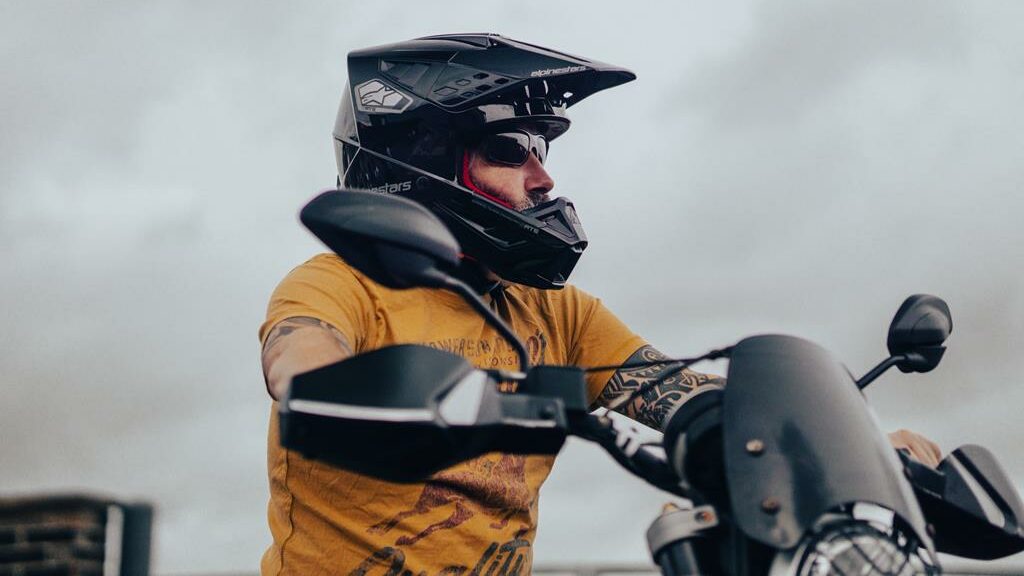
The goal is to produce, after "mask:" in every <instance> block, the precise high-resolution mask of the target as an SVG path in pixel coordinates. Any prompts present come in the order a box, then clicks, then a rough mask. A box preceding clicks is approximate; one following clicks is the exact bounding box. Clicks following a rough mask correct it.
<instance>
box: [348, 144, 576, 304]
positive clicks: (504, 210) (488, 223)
mask: <svg viewBox="0 0 1024 576" xmlns="http://www.w3.org/2000/svg"><path fill="white" fill-rule="evenodd" d="M336 145H337V147H338V148H339V149H340V152H341V153H342V154H343V155H345V157H346V158H347V159H348V170H346V172H345V176H344V178H343V179H342V182H341V184H342V187H343V188H354V189H369V190H372V191H375V192H381V193H388V194H396V195H399V196H404V197H406V198H409V199H411V200H415V201H417V202H419V203H421V204H423V205H424V206H426V207H427V208H429V209H430V210H431V211H433V212H434V213H435V214H436V215H437V216H438V217H439V218H441V220H442V221H443V222H444V223H445V225H446V226H448V229H449V230H451V232H452V234H453V235H454V236H455V237H456V239H458V241H459V244H460V245H461V246H462V251H463V253H464V254H466V255H468V256H471V257H473V258H474V259H475V260H476V261H477V262H479V263H480V264H481V265H483V266H486V267H487V268H489V269H490V270H492V271H493V272H494V273H495V274H497V275H498V276H500V277H501V278H502V279H504V280H507V281H509V282H515V283H517V284H524V285H527V286H532V287H535V288H541V289H560V288H563V287H565V284H566V282H567V280H568V278H569V274H570V273H571V272H572V270H573V268H574V267H575V266H576V262H577V261H578V260H579V258H580V256H581V255H582V254H583V250H584V249H585V248H586V246H587V236H586V233H585V232H584V231H583V225H582V224H581V223H580V220H579V217H578V216H577V215H576V210H575V208H574V207H573V204H572V202H571V201H569V200H568V199H566V198H555V199H554V200H550V201H548V202H545V203H543V204H539V205H537V206H534V207H532V208H529V209H527V210H524V211H523V212H517V211H515V210H513V209H511V208H508V207H506V206H502V205H501V204H499V203H498V202H495V201H494V200H491V199H489V198H486V197H484V196H482V195H479V194H477V193H475V192H473V191H472V190H470V189H469V188H466V187H465V186H462V185H460V184H459V183H458V182H455V181H452V180H445V179H441V178H438V177H437V176H435V175H433V174H431V173H429V172H426V171H423V170H420V169H418V168H415V167H413V166H409V165H407V164H402V163H400V162H396V161H395V160H392V159H390V158H388V157H386V156H383V155H381V154H378V153H376V152H373V151H371V150H367V149H365V148H359V147H357V146H356V145H355V144H352V143H349V142H343V141H336ZM367 174H373V175H375V178H374V179H373V180H371V181H367V180H366V178H365V175H367ZM374 182H382V183H381V184H379V185H376V186H372V187H371V186H369V184H371V183H374Z"/></svg>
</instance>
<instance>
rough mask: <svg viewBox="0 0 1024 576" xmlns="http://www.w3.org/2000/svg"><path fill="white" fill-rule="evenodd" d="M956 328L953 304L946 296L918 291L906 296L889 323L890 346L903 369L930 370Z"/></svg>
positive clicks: (897, 365)
mask: <svg viewBox="0 0 1024 576" xmlns="http://www.w3.org/2000/svg"><path fill="white" fill-rule="evenodd" d="M952 331H953V318H952V316H951V315H950V313H949V306H948V305H947V304H946V302H945V301H943V300H942V298H939V297H937V296H931V295H929V294H914V295H913V296H911V297H909V298H907V299H906V300H904V302H903V305H902V306H900V309H899V310H897V311H896V316H895V317H894V318H893V319H892V324H890V326H889V338H888V340H887V346H888V348H889V354H890V356H892V357H899V356H902V357H903V358H902V359H899V360H897V361H896V367H897V368H899V369H900V371H901V372H928V371H930V370H932V369H933V368H935V367H936V366H938V365H939V361H940V360H942V355H943V354H944V353H945V352H946V347H945V346H943V343H944V342H945V341H946V339H947V338H949V334H950V333H951V332H952Z"/></svg>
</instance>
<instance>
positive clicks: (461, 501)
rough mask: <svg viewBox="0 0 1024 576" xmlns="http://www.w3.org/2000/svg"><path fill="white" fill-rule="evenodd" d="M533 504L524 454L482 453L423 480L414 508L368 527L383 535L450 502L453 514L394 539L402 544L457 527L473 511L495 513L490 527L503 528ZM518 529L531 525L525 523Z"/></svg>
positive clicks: (473, 512) (373, 532)
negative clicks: (415, 532)
mask: <svg viewBox="0 0 1024 576" xmlns="http://www.w3.org/2000/svg"><path fill="white" fill-rule="evenodd" d="M532 505H533V498H532V495H531V494H530V490H529V487H528V486H527V485H526V457H525V456H516V455H512V454H501V455H500V458H499V459H498V460H497V461H495V460H492V459H491V458H489V457H487V456H483V457H480V458H476V459H474V460H470V461H469V462H467V463H466V466H465V467H462V466H459V467H456V468H455V469H452V470H445V471H442V472H438V473H437V474H435V475H434V476H433V477H432V478H431V479H430V480H428V481H427V483H426V485H425V486H424V487H423V491H422V492H421V493H420V497H419V498H418V499H417V500H416V503H415V504H414V505H413V506H412V508H409V509H408V510H402V511H400V512H398V513H397V514H395V515H394V516H392V517H391V518H388V519H386V520H382V521H381V522H378V523H377V524H374V525H373V526H371V527H370V528H369V530H367V532H369V533H370V534H386V533H388V532H390V531H391V530H392V529H393V528H394V527H395V526H396V525H397V524H398V523H399V522H402V521H403V520H406V519H408V518H412V517H416V516H427V515H430V514H431V513H432V512H433V511H434V510H436V509H439V508H442V507H446V506H451V513H450V515H449V516H448V517H447V518H445V519H444V520H441V521H438V522H434V523H433V524H430V525H429V526H427V527H425V528H423V529H422V530H420V531H419V533H417V534H415V535H413V536H409V535H403V536H400V537H399V538H398V539H396V540H395V545H397V546H405V545H410V544H415V543H416V542H418V541H419V540H421V539H423V538H426V537H427V536H429V535H431V534H433V533H434V532H437V531H438V530H450V529H452V528H455V527H456V526H458V525H460V524H462V523H463V522H466V521H468V520H471V519H472V518H473V517H474V516H476V514H477V513H483V514H485V515H486V516H489V517H491V518H494V519H495V520H494V521H493V522H491V523H490V525H489V527H490V528H491V529H492V530H501V529H503V528H505V527H506V526H507V525H508V523H509V520H510V519H511V518H512V516H514V515H515V514H516V513H517V512H528V511H529V510H530V507H531V506H532ZM522 529H523V530H529V526H523V527H522Z"/></svg>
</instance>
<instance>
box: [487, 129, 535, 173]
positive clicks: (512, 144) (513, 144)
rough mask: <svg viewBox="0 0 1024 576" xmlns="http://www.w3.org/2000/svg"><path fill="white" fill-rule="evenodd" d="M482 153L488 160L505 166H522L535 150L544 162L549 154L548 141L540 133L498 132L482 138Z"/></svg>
mask: <svg viewBox="0 0 1024 576" xmlns="http://www.w3.org/2000/svg"><path fill="white" fill-rule="evenodd" d="M479 151H480V153H481V154H482V155H483V157H484V158H485V159H486V160H487V161H488V162H493V163H495V164H502V165H505V166H522V165H523V164H526V161H527V160H529V159H530V153H531V152H533V154H534V156H536V157H537V160H540V163H541V164H543V163H544V160H546V159H547V156H548V141H547V140H546V139H545V138H544V137H543V136H541V135H539V134H530V133H529V132H521V131H518V130H517V131H514V132H498V133H496V134H488V135H486V136H484V137H483V138H482V139H481V140H480V147H479Z"/></svg>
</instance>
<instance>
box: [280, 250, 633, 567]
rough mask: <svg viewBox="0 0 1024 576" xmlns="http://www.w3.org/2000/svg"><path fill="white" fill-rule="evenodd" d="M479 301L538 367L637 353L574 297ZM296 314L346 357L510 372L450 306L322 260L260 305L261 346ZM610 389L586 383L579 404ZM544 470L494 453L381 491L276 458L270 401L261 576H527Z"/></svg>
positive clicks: (625, 336)
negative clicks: (426, 360)
mask: <svg viewBox="0 0 1024 576" xmlns="http://www.w3.org/2000/svg"><path fill="white" fill-rule="evenodd" d="M487 299H488V303H489V304H490V305H491V307H492V308H493V309H495V310H496V311H497V312H498V314H499V315H500V316H501V317H502V318H503V319H504V320H505V321H506V322H508V323H509V324H510V325H511V326H512V329H513V330H514V331H515V333H516V334H517V335H518V336H519V337H520V338H521V339H522V340H523V341H524V342H525V343H526V346H527V350H528V351H529V354H530V359H531V361H532V362H534V363H537V364H570V365H578V366H596V365H607V364H611V365H615V364H620V363H622V362H623V361H625V360H626V359H627V358H628V357H629V356H630V355H631V354H632V353H633V352H635V351H636V350H637V349H639V348H640V347H641V346H643V345H644V344H645V343H644V341H643V340H642V339H641V338H639V337H638V336H636V335H635V334H633V333H632V332H631V331H630V330H629V329H628V328H626V326H625V325H623V324H622V322H620V321H619V320H618V319H617V318H616V317H615V316H614V315H612V314H611V312H609V311H608V310H607V309H606V308H605V307H604V306H603V305H602V304H601V302H600V300H598V299H596V298H594V297H593V296H590V295H589V294H586V293H585V292H583V291H582V290H578V289H576V288H574V287H572V286H569V287H566V288H565V289H564V290H558V291H556V290H538V289H534V288H529V287H525V286H520V285H511V286H509V287H508V288H506V289H505V290H504V293H503V295H499V296H498V297H496V298H494V299H490V298H489V297H488V298H487ZM294 316H309V317H313V318H318V319H321V320H324V321H326V322H328V323H330V324H331V325H332V326H334V327H335V328H337V329H338V330H340V331H341V332H342V333H344V334H345V336H346V337H347V338H348V340H349V342H350V343H351V344H352V347H353V349H354V350H355V352H356V353H357V354H358V353H362V352H367V351H369V350H373V349H376V348H380V347H383V346H389V345H393V344H422V345H426V346H432V347H435V348H439V349H442V350H446V351H449V352H453V353H456V354H460V355H462V356H464V357H466V358H467V359H468V360H470V361H471V362H472V363H473V364H475V365H476V366H478V367H488V368H490V367H499V366H502V367H509V368H514V367H516V366H517V360H516V356H515V352H514V350H513V349H512V348H511V347H510V346H508V345H507V344H506V343H505V341H504V340H503V339H502V338H501V337H500V336H499V335H498V334H497V333H496V332H495V331H494V329H492V328H491V327H490V326H488V325H487V324H486V323H485V322H484V320H483V318H481V317H480V316H479V315H478V314H477V313H475V312H474V311H473V310H472V309H471V308H470V307H469V306H468V305H466V304H465V303H464V302H463V301H462V299H461V298H459V296H457V295H455V294H452V293H449V292H446V291H442V290H433V289H410V290H391V289H388V288H385V287H383V286H381V285H379V284H377V283H375V282H373V281H372V280H370V279H369V278H367V277H366V276H364V275H362V274H361V273H359V272H358V271H356V270H354V269H352V268H351V267H349V266H348V265H347V264H345V263H344V262H343V261H342V260H341V259H340V258H338V257H337V256H335V255H333V254H322V255H319V256H316V257H314V258H313V259H311V260H309V261H308V262H306V263H305V264H303V265H301V266H299V267H298V268H296V269H294V270H292V272H291V273H290V274H288V276H287V277H285V279H284V280H283V281H282V282H281V284H280V285H279V286H278V287H277V289H276V290H275V291H274V294H273V296H272V297H271V300H270V304H269V306H268V310H267V320H266V322H264V323H263V325H262V327H261V328H260V340H261V341H265V340H266V337H267V334H268V333H269V332H270V330H271V328H273V326H274V325H275V324H277V323H278V322H280V321H281V320H284V319H285V318H289V317H294ZM610 377H611V373H610V372H605V373H596V374H591V375H589V377H588V381H587V387H588V392H589V397H590V400H591V401H593V400H594V399H596V398H597V395H598V394H599V393H600V391H601V389H602V388H603V387H604V385H605V383H606V382H607V381H608V378H610ZM370 384H371V383H369V382H368V383H366V385H370ZM339 385H348V386H354V385H360V383H356V382H346V383H339ZM338 440H339V441H349V442H358V441H359V439H358V438H339V439H338ZM553 462H554V457H552V456H517V455H511V454H502V453H497V452H495V453H490V454H486V455H484V456H481V457H479V458H476V459H473V460H470V461H467V462H464V463H462V464H458V465H456V466H453V467H452V468H449V469H447V470H444V471H441V472H439V473H437V474H435V475H434V476H432V477H431V478H430V479H429V480H427V481H426V482H424V483H418V484H395V483H390V482H384V481H381V480H378V479H376V478H372V477H370V476H364V475H361V474H356V473H353V472H348V471H345V470H341V469H338V468H334V467H331V466H328V465H325V464H320V463H318V462H315V461H312V460H307V459H305V458H303V457H302V456H301V455H299V454H297V453H294V452H291V451H288V450H285V449H283V448H281V446H280V440H279V436H278V418H277V403H274V405H273V408H272V412H271V417H270V433H269V440H268V447H267V467H268V471H269V476H270V504H269V513H268V515H269V521H270V530H271V533H272V534H273V539H274V542H273V544H272V545H271V546H270V548H269V549H267V551H266V553H265V554H264V555H263V561H262V573H263V574H264V575H271V574H275V575H276V574H294V575H304V576H306V575H316V574H355V575H372V574H381V575H384V574H388V575H393V576H401V575H402V574H405V573H406V572H407V571H408V572H409V573H411V575H417V576H418V575H420V574H423V575H431V576H432V575H434V574H452V575H456V574H462V575H465V576H470V574H472V575H474V576H476V575H483V574H487V575H489V576H498V575H499V574H500V575H512V574H529V572H530V568H531V564H532V558H533V554H532V543H533V538H534V534H535V533H536V528H537V496H538V491H539V490H540V486H541V483H542V482H544V479H545V478H547V476H548V473H549V472H550V471H551V466H552V464H553Z"/></svg>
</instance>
